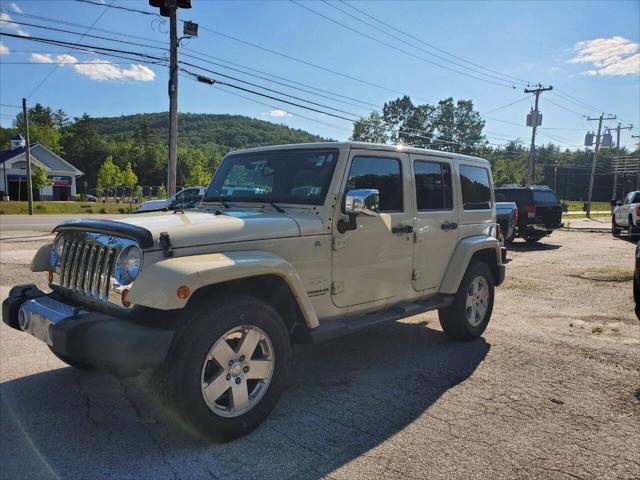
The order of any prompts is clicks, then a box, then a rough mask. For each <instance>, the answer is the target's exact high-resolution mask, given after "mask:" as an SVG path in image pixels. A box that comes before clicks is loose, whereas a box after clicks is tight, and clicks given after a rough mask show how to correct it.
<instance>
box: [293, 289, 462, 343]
mask: <svg viewBox="0 0 640 480" xmlns="http://www.w3.org/2000/svg"><path fill="white" fill-rule="evenodd" d="M454 298H455V296H454V295H436V296H435V297H432V298H429V299H428V300H424V301H421V302H412V303H403V304H399V305H394V306H393V307H390V308H387V309H386V310H382V311H379V312H372V313H369V314H365V315H358V316H354V317H347V318H341V319H339V320H328V321H326V322H322V323H321V324H320V326H319V327H317V328H313V329H309V328H298V329H296V330H295V331H294V337H293V340H294V342H295V343H307V344H309V343H322V342H325V341H327V340H332V339H334V338H338V337H342V336H345V335H349V334H351V333H355V332H359V331H361V330H364V329H366V328H370V327H375V326H376V325H382V324H384V323H389V322H394V321H396V320H400V319H401V318H406V317H410V316H412V315H418V314H420V313H424V312H428V311H431V310H437V309H438V308H443V307H448V306H449V305H451V303H452V302H453V299H454Z"/></svg>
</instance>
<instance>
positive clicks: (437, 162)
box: [411, 155, 458, 290]
mask: <svg viewBox="0 0 640 480" xmlns="http://www.w3.org/2000/svg"><path fill="white" fill-rule="evenodd" d="M411 164H412V167H413V176H414V188H415V202H416V207H415V208H416V220H415V244H414V250H413V287H414V288H415V289H416V290H429V289H432V288H437V287H439V286H440V283H441V282H442V279H443V277H444V274H445V272H446V270H447V266H448V265H449V260H450V259H451V257H452V255H453V250H454V249H455V248H456V245H457V244H458V210H457V208H456V201H455V199H456V198H457V197H456V192H454V190H453V188H454V182H453V181H452V172H453V164H452V160H451V159H448V158H443V157H431V156H428V155H411Z"/></svg>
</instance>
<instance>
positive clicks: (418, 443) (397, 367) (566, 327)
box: [0, 230, 640, 479]
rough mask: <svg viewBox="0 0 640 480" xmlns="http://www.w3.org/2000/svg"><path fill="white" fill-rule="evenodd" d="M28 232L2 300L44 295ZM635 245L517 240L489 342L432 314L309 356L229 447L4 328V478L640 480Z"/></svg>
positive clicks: (4, 267) (3, 277) (560, 238)
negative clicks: (30, 292)
mask: <svg viewBox="0 0 640 480" xmlns="http://www.w3.org/2000/svg"><path fill="white" fill-rule="evenodd" d="M16 231H18V230H16ZM12 233H15V232H12ZM29 235H34V233H33V232H28V234H27V232H23V233H21V234H16V235H15V236H17V237H21V238H14V239H6V238H4V239H3V240H2V241H0V294H1V296H2V298H4V297H5V296H6V294H7V293H8V290H9V288H10V287H11V286H12V285H14V284H16V283H26V282H36V283H38V284H39V285H40V286H41V287H44V286H45V285H46V281H45V279H44V275H43V274H33V273H31V272H29V271H28V263H29V261H30V259H31V255H32V254H33V253H34V252H35V250H36V249H37V248H38V247H39V246H40V245H42V244H43V243H44V241H45V240H44V239H42V238H39V239H38V238H36V239H28V238H25V237H28V236H29ZM634 248H635V245H633V244H632V243H629V242H627V241H624V240H620V239H613V238H611V236H610V235H607V234H604V233H589V232H584V231H582V232H576V231H559V232H555V233H554V234H553V235H552V236H551V237H549V238H548V239H546V240H544V241H543V242H542V243H541V245H540V246H539V247H537V248H529V247H526V246H525V245H524V244H522V243H520V242H516V243H515V244H514V247H513V250H512V251H510V253H509V257H510V258H511V259H512V261H511V262H510V263H509V265H508V267H507V280H506V281H505V283H504V285H503V286H501V287H500V288H498V289H497V297H496V303H495V308H494V315H493V319H492V322H491V324H490V325H489V328H488V330H487V332H486V333H485V335H484V337H483V338H481V339H478V340H477V341H474V342H470V343H455V342H451V341H449V340H447V339H446V338H445V336H444V334H443V333H442V331H441V329H440V326H439V324H438V320H437V314H435V313H433V312H432V313H429V314H425V315H419V316H415V317H411V318H408V319H405V320H403V321H400V322H397V323H395V324H391V325H386V326H383V327H380V328H377V329H373V330H370V331H367V332H365V333H362V334H359V335H357V336H351V337H346V338H342V339H339V340H336V341H333V342H330V343H327V344H324V345H318V346H313V347H311V348H309V347H304V348H297V351H296V352H295V358H294V367H293V375H292V378H291V381H290V386H289V389H288V390H287V391H286V392H285V394H284V396H283V398H282V400H281V402H280V403H279V405H278V406H277V407H276V409H275V410H274V412H273V414H272V415H271V417H270V418H269V419H268V420H267V421H266V422H265V423H264V424H263V425H262V426H261V427H260V428H259V429H258V430H256V431H255V432H253V433H252V434H250V435H248V436H247V437H245V438H242V439H240V440H237V441H234V442H230V443H226V444H205V443H203V442H201V441H199V440H197V439H194V438H193V437H192V436H190V435H189V434H188V432H185V431H184V430H183V429H182V428H181V426H180V425H176V424H175V423H174V422H173V421H172V420H170V419H168V417H167V416H166V414H165V412H163V410H162V408H161V407H160V406H159V405H158V404H157V403H156V402H155V401H154V399H153V398H151V397H150V396H149V395H148V394H147V393H146V391H145V390H144V389H143V388H142V387H141V381H140V380H139V379H129V380H124V381H120V380H118V379H115V378H113V377H110V376H106V375H102V374H90V373H85V372H79V371H75V370H73V369H71V368H67V367H66V366H65V365H64V364H62V363H61V362H59V361H58V360H57V359H55V357H53V355H52V354H51V353H50V352H49V351H48V348H47V347H46V346H45V345H44V344H42V343H40V342H38V341H37V340H35V339H33V338H31V337H29V336H27V335H24V334H21V333H19V332H16V331H14V330H12V329H10V328H8V327H6V326H5V325H4V324H1V325H0V394H1V395H0V401H1V402H2V407H1V408H0V428H1V432H2V435H0V478H7V479H19V478H25V479H38V478H72V479H85V478H118V479H127V478H131V479H145V478H153V479H156V478H157V479H164V478H168V479H187V478H209V477H210V478H229V479H234V478H241V479H248V478H249V479H250V478H256V479H258V478H260V479H263V478H274V479H275V478H277V479H286V478H332V479H347V478H349V479H353V478H358V479H359V478H362V479H370V478H397V479H406V478H409V479H411V478H416V479H418V478H425V477H426V476H428V477H429V478H433V479H448V478H478V479H485V478H500V479H503V478H505V479H506V478H513V479H522V478H525V479H535V478H540V479H576V478H578V479H586V478H628V479H633V478H640V355H639V350H640V323H639V322H638V320H637V319H636V318H635V315H634V314H633V298H632V293H631V282H630V281H629V280H628V279H625V278H628V272H629V271H630V270H631V268H632V266H633V258H634ZM594 272H595V274H596V275H595V277H596V278H597V279H593V278H594V275H593V274H594ZM603 272H606V273H609V274H611V275H610V276H606V278H607V279H608V280H606V281H605V280H602V279H599V277H598V275H597V274H598V273H603ZM625 275H627V277H625ZM612 278H613V280H615V281H611V279H612Z"/></svg>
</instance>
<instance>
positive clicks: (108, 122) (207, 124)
mask: <svg viewBox="0 0 640 480" xmlns="http://www.w3.org/2000/svg"><path fill="white" fill-rule="evenodd" d="M93 122H94V126H95V128H96V130H97V132H98V134H100V135H103V136H106V137H110V138H112V139H113V140H128V139H130V138H133V137H134V136H135V135H140V136H142V137H146V139H147V141H149V142H150V143H166V141H167V137H168V125H169V114H168V112H161V113H142V114H136V115H123V116H120V117H102V118H100V117H98V118H94V119H93ZM178 132H179V139H180V143H181V144H182V145H192V146H200V145H203V144H207V143H215V144H216V145H219V146H220V147H222V149H223V150H231V149H236V148H246V147H255V146H261V145H277V144H282V143H302V142H318V141H323V140H325V139H323V138H321V137H319V136H317V135H312V134H310V133H308V132H305V131H303V130H297V129H293V128H289V127H287V126H284V125H277V124H274V123H271V122H267V121H264V120H258V119H255V118H249V117H244V116H241V115H217V114H207V113H181V114H179V115H178Z"/></svg>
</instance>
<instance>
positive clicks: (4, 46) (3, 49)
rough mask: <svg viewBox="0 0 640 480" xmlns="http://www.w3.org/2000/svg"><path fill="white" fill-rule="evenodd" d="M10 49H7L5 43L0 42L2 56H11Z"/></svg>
mask: <svg viewBox="0 0 640 480" xmlns="http://www.w3.org/2000/svg"><path fill="white" fill-rule="evenodd" d="M10 51H11V50H9V47H7V46H6V45H5V44H4V43H2V42H0V55H9V52H10Z"/></svg>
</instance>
